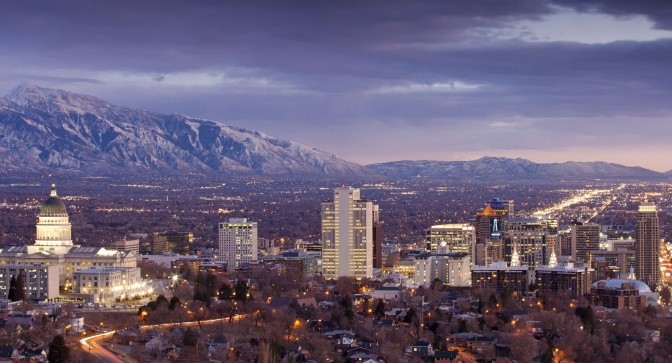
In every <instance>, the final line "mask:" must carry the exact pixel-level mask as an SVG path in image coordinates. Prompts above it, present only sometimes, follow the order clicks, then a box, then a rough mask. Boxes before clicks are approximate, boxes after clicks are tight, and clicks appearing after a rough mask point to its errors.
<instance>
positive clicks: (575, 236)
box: [571, 221, 600, 262]
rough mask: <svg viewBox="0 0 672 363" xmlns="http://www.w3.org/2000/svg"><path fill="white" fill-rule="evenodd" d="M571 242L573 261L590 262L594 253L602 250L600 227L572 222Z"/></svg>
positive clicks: (593, 224)
mask: <svg viewBox="0 0 672 363" xmlns="http://www.w3.org/2000/svg"><path fill="white" fill-rule="evenodd" d="M571 241H572V242H571V243H572V259H573V260H574V261H583V262H590V260H591V257H592V252H593V251H598V250H599V249H600V225H599V224H595V223H581V222H577V221H574V222H572V229H571Z"/></svg>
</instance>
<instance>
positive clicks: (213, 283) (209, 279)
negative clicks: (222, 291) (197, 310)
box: [204, 273, 218, 297]
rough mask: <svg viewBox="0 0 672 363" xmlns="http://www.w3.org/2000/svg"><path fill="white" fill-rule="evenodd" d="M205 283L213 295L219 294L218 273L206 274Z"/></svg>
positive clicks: (209, 292)
mask: <svg viewBox="0 0 672 363" xmlns="http://www.w3.org/2000/svg"><path fill="white" fill-rule="evenodd" d="M204 284H205V290H206V291H207V292H208V294H209V295H210V296H211V297H215V296H217V292H218V291H217V275H215V274H213V273H208V275H207V276H205V281H204Z"/></svg>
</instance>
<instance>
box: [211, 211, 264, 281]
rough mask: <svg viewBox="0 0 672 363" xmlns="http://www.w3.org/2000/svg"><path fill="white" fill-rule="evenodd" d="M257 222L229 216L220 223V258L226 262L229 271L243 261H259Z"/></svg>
mask: <svg viewBox="0 0 672 363" xmlns="http://www.w3.org/2000/svg"><path fill="white" fill-rule="evenodd" d="M257 254H258V232H257V222H251V221H248V220H247V218H229V221H228V222H227V223H220V224H219V260H220V261H222V262H225V263H226V267H227V270H228V271H233V270H235V269H237V268H239V267H240V266H241V265H242V264H243V263H253V262H257Z"/></svg>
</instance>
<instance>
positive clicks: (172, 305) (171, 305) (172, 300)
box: [168, 296, 182, 310]
mask: <svg viewBox="0 0 672 363" xmlns="http://www.w3.org/2000/svg"><path fill="white" fill-rule="evenodd" d="M181 303H182V302H181V301H180V298H178V297H177V296H173V297H171V298H170V303H168V309H170V310H175V308H176V307H179V306H180V304H181Z"/></svg>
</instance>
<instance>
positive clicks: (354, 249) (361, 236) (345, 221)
mask: <svg viewBox="0 0 672 363" xmlns="http://www.w3.org/2000/svg"><path fill="white" fill-rule="evenodd" d="M377 209H378V206H377V205H375V204H373V202H371V201H368V200H364V199H362V198H361V197H360V191H359V189H354V188H349V187H341V188H336V189H335V190H334V199H332V200H328V201H325V202H323V203H322V274H323V275H324V277H325V278H327V279H332V278H338V277H339V276H352V277H356V278H358V279H359V278H364V277H372V276H373V244H374V243H373V242H374V241H373V223H374V216H375V215H376V214H377V213H374V212H375V211H376V210H377Z"/></svg>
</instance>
